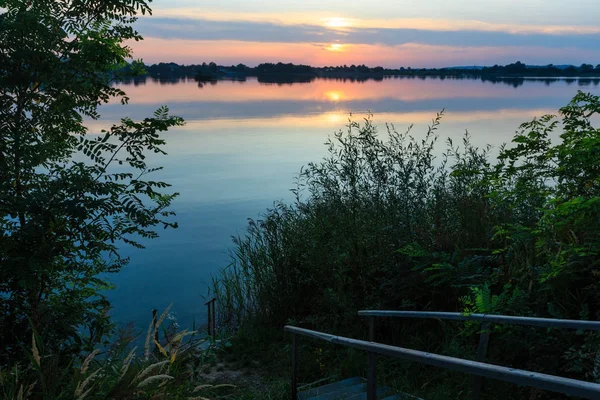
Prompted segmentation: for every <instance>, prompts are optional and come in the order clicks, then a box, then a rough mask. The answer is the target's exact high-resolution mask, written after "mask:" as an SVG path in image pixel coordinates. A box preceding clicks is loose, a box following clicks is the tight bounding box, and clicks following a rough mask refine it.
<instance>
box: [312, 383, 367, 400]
mask: <svg viewBox="0 0 600 400" xmlns="http://www.w3.org/2000/svg"><path fill="white" fill-rule="evenodd" d="M366 390H367V384H366V383H359V384H358V385H353V386H347V387H343V388H340V389H338V390H336V391H333V392H329V393H323V394H319V395H317V396H314V397H309V398H308V399H307V400H344V399H347V398H348V397H350V396H352V395H355V394H359V393H364V392H365V391H366Z"/></svg>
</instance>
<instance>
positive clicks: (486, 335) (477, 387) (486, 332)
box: [471, 322, 491, 400]
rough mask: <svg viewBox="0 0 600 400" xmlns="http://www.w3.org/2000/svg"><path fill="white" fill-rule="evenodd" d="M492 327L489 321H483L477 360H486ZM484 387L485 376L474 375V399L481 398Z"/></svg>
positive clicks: (472, 390)
mask: <svg viewBox="0 0 600 400" xmlns="http://www.w3.org/2000/svg"><path fill="white" fill-rule="evenodd" d="M490 328H491V324H490V323H489V322H483V323H482V324H481V333H480V334H479V344H478V345H477V356H476V358H475V360H476V361H479V362H484V361H485V357H486V355H487V350H488V343H489V341H490ZM482 389H483V377H482V376H474V377H473V387H472V389H471V392H472V399H473V400H479V399H480V398H481V390H482Z"/></svg>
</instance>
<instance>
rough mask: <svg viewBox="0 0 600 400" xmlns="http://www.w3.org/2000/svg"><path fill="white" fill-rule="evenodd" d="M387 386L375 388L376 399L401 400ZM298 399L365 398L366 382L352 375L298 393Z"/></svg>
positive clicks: (336, 399)
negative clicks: (351, 376)
mask: <svg viewBox="0 0 600 400" xmlns="http://www.w3.org/2000/svg"><path fill="white" fill-rule="evenodd" d="M403 398H404V399H405V397H401V396H400V395H395V394H393V393H392V389H390V388H389V387H387V386H383V387H378V388H377V399H378V400H402V399H403ZM298 400H367V383H366V381H365V380H364V379H363V378H360V377H354V378H349V379H344V380H342V381H339V382H334V383H330V384H327V385H323V386H319V387H316V388H313V389H308V390H305V391H303V392H299V393H298Z"/></svg>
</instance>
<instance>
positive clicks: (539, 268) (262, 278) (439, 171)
mask: <svg viewBox="0 0 600 400" xmlns="http://www.w3.org/2000/svg"><path fill="white" fill-rule="evenodd" d="M560 113H561V116H562V121H560V122H562V124H561V125H560V126H561V127H562V129H563V131H562V133H561V135H560V138H561V140H560V143H558V144H555V145H554V144H552V140H551V135H552V134H553V132H554V131H556V130H557V129H558V127H559V124H558V120H557V118H556V117H554V116H543V117H541V118H539V119H535V120H533V121H531V122H528V123H524V124H523V125H521V127H519V129H518V131H517V133H516V134H515V136H514V138H513V141H512V142H511V143H510V144H509V145H508V146H504V147H502V148H501V149H500V152H499V153H500V154H499V156H498V157H497V158H496V159H493V158H492V157H491V155H490V147H484V148H478V147H476V146H474V145H472V144H471V142H470V139H469V136H468V135H466V136H465V137H464V139H463V142H462V143H460V145H457V144H455V143H453V142H452V141H451V140H447V141H446V142H445V144H443V143H440V142H439V140H438V129H439V128H440V122H441V119H442V117H443V113H440V114H438V115H437V116H436V117H435V118H434V119H433V121H432V123H431V126H430V127H429V129H428V130H427V131H426V132H424V133H421V134H419V135H416V134H415V135H413V134H412V127H410V128H409V129H408V130H407V131H404V132H398V131H397V130H396V129H395V128H394V127H393V126H391V125H390V126H387V130H386V132H385V135H379V134H378V132H377V128H376V126H375V124H374V123H373V119H372V117H371V116H369V117H367V118H366V119H365V120H364V121H362V122H361V123H358V122H355V121H350V122H349V124H348V125H347V127H346V130H345V131H340V132H337V133H335V134H334V135H333V136H332V137H331V138H330V139H329V140H328V142H327V143H326V145H327V150H328V152H327V156H326V157H325V158H324V159H323V160H322V161H320V162H315V163H310V164H308V165H307V166H306V167H305V168H303V169H302V170H301V172H300V174H299V175H298V178H297V181H296V188H295V189H294V194H295V201H293V202H292V203H291V204H286V203H282V202H279V203H275V204H274V206H273V207H272V208H271V209H269V210H267V212H266V213H265V214H264V216H263V217H262V219H260V220H251V221H250V223H249V225H248V230H247V232H246V234H245V235H243V236H239V237H237V238H235V239H234V248H233V251H232V257H231V263H230V265H229V266H228V267H226V268H224V269H223V270H222V271H221V272H220V274H219V275H218V276H217V277H215V279H214V281H213V290H214V292H215V294H216V297H217V307H218V310H219V318H220V319H221V321H220V322H221V323H220V326H221V327H225V329H230V330H232V331H236V330H239V329H242V330H247V331H250V332H252V331H253V330H254V331H256V330H257V329H258V328H259V327H260V328H261V329H264V328H265V327H273V328H276V329H279V328H280V327H281V326H282V325H283V324H285V323H287V322H289V321H292V322H294V323H296V324H301V325H303V326H306V327H314V328H317V329H319V330H327V331H330V332H334V333H335V332H337V333H341V334H344V335H354V336H360V335H364V333H365V330H364V327H363V326H362V324H361V321H360V320H359V319H358V318H357V316H356V312H357V311H358V310H360V309H365V308H379V309H416V310H436V311H443V310H448V311H465V312H473V311H478V312H493V313H505V314H515V315H532V316H548V317H558V318H575V319H580V318H583V319H599V318H600V284H599V278H600V269H599V268H600V180H599V177H600V131H599V130H598V129H597V128H594V127H593V125H592V121H593V118H594V115H596V114H599V113H600V100H599V99H598V97H597V96H592V95H586V94H584V93H581V92H580V93H579V94H578V95H577V96H576V97H575V98H574V99H573V101H572V102H571V103H569V105H567V106H566V107H563V108H562V109H561V110H560ZM436 154H437V157H436ZM399 325H400V326H397V325H396V326H392V325H391V324H387V323H386V324H385V326H384V327H383V329H382V339H383V340H388V341H390V342H394V340H396V339H395V338H398V337H400V334H401V337H402V338H403V344H407V343H410V342H411V341H412V342H413V343H414V344H415V345H419V342H423V341H422V340H420V339H422V338H423V335H426V336H427V337H428V340H427V341H426V342H423V343H422V346H423V347H424V348H426V349H428V350H436V351H439V352H446V353H448V352H456V353H462V354H467V355H468V354H470V353H472V350H471V349H473V350H474V347H475V343H476V334H477V329H473V328H472V327H471V326H468V325H454V326H453V328H452V329H449V330H445V331H444V332H438V331H436V330H435V329H434V326H433V325H431V324H428V323H425V322H422V323H421V322H420V323H411V324H404V325H401V324H399ZM497 329H499V331H498V332H499V333H498V334H495V335H494V336H493V337H494V344H493V347H492V350H491V351H490V356H491V357H492V360H494V361H497V362H499V363H502V364H507V365H514V366H520V367H526V368H530V369H536V370H542V371H545V372H548V373H556V374H559V375H568V376H573V377H578V378H581V379H596V378H594V377H593V376H592V375H590V374H591V372H590V371H593V370H594V365H595V364H594V363H595V361H594V360H595V359H596V357H597V351H593V350H591V349H592V348H594V346H595V345H597V344H600V338H599V337H598V335H591V334H590V335H587V334H586V335H584V334H582V335H573V334H572V333H568V332H567V333H562V332H560V333H559V332H552V333H551V334H544V333H543V332H539V331H536V330H527V329H516V328H515V329H513V328H497ZM445 335H450V337H452V338H453V339H452V340H451V341H448V340H447V339H445V338H444V336H445ZM410 338H413V339H410ZM532 346H533V347H532ZM532 349H534V350H532ZM596 349H597V347H596Z"/></svg>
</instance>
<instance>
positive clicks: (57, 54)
mask: <svg viewBox="0 0 600 400" xmlns="http://www.w3.org/2000/svg"><path fill="white" fill-rule="evenodd" d="M148 3H149V2H148V1H143V0H109V1H96V2H88V1H81V0H73V1H54V0H39V1H21V0H7V1H3V2H2V8H3V10H2V13H1V14H0V46H1V47H0V343H2V352H0V368H4V367H7V366H8V367H10V366H14V365H16V364H17V363H20V362H22V361H23V360H24V359H26V352H25V349H27V348H29V346H28V344H29V343H30V339H31V337H32V334H33V333H34V332H35V334H36V335H38V336H39V337H40V340H41V342H43V343H44V347H45V348H46V352H47V354H53V355H55V356H56V360H57V361H56V362H57V363H58V364H59V365H58V367H60V366H61V365H62V366H63V367H65V368H66V366H67V365H69V363H71V362H72V360H73V357H77V356H78V355H79V354H80V353H81V352H82V351H84V350H86V351H92V349H93V348H94V347H96V346H97V345H99V344H101V343H102V342H103V341H104V339H105V338H106V336H107V334H108V333H109V332H110V329H111V324H110V321H109V319H108V316H107V313H108V310H109V306H110V305H109V304H108V302H107V300H106V298H105V297H104V295H103V294H102V290H103V289H105V288H106V287H109V284H108V282H107V281H106V277H107V273H113V272H117V271H119V270H120V269H121V268H122V267H123V266H124V265H125V264H126V263H127V259H124V258H122V257H120V255H119V252H118V250H119V247H121V246H123V244H124V243H125V244H131V245H134V246H138V247H139V246H141V245H140V243H139V242H140V238H153V237H156V236H157V234H156V232H155V228H156V227H163V228H169V227H175V226H176V224H175V223H174V221H173V220H172V218H171V215H172V214H173V213H172V212H171V211H170V210H169V206H170V203H171V201H172V200H173V199H174V198H175V196H176V193H169V192H168V191H166V190H167V189H166V188H167V187H168V186H169V185H168V184H166V183H163V182H157V181H153V180H150V179H148V174H150V173H152V172H154V171H156V170H157V168H151V167H150V165H149V163H148V162H147V159H146V157H147V155H148V153H150V154H157V155H161V154H165V153H164V150H162V147H163V145H164V143H165V142H164V139H163V137H162V135H161V133H162V132H165V131H166V130H167V129H169V128H170V127H173V126H177V125H181V124H182V123H183V121H182V120H181V118H178V117H173V116H171V115H169V113H168V110H167V108H166V107H162V108H160V109H159V110H157V111H156V113H154V115H152V116H151V117H149V118H146V119H144V120H143V121H132V120H131V119H129V118H124V119H123V120H122V121H121V123H120V124H117V125H114V126H112V127H111V128H110V129H107V130H103V131H102V132H101V134H99V135H91V134H89V133H88V128H87V126H89V123H88V122H89V121H93V120H95V119H97V118H98V117H99V113H98V107H99V106H100V105H101V104H103V103H107V102H109V101H111V100H115V99H116V100H121V102H123V103H126V102H127V97H126V95H125V93H124V92H123V91H122V90H120V89H118V88H117V87H115V86H113V80H114V78H115V71H116V70H117V69H119V68H120V67H122V66H124V65H125V64H126V60H127V59H129V58H131V56H132V53H131V49H130V47H129V46H127V45H126V44H125V43H126V41H128V40H135V41H137V40H141V39H142V38H141V36H140V35H139V34H138V33H137V32H136V31H135V30H134V29H133V28H132V26H131V24H132V23H133V22H134V21H135V19H136V15H139V14H148V13H150V11H151V10H150V8H149V6H148ZM139 66H140V63H139V62H138V63H136V62H134V63H132V64H130V68H129V70H130V71H131V72H135V71H136V70H138V69H139ZM86 121H87V122H86Z"/></svg>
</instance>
